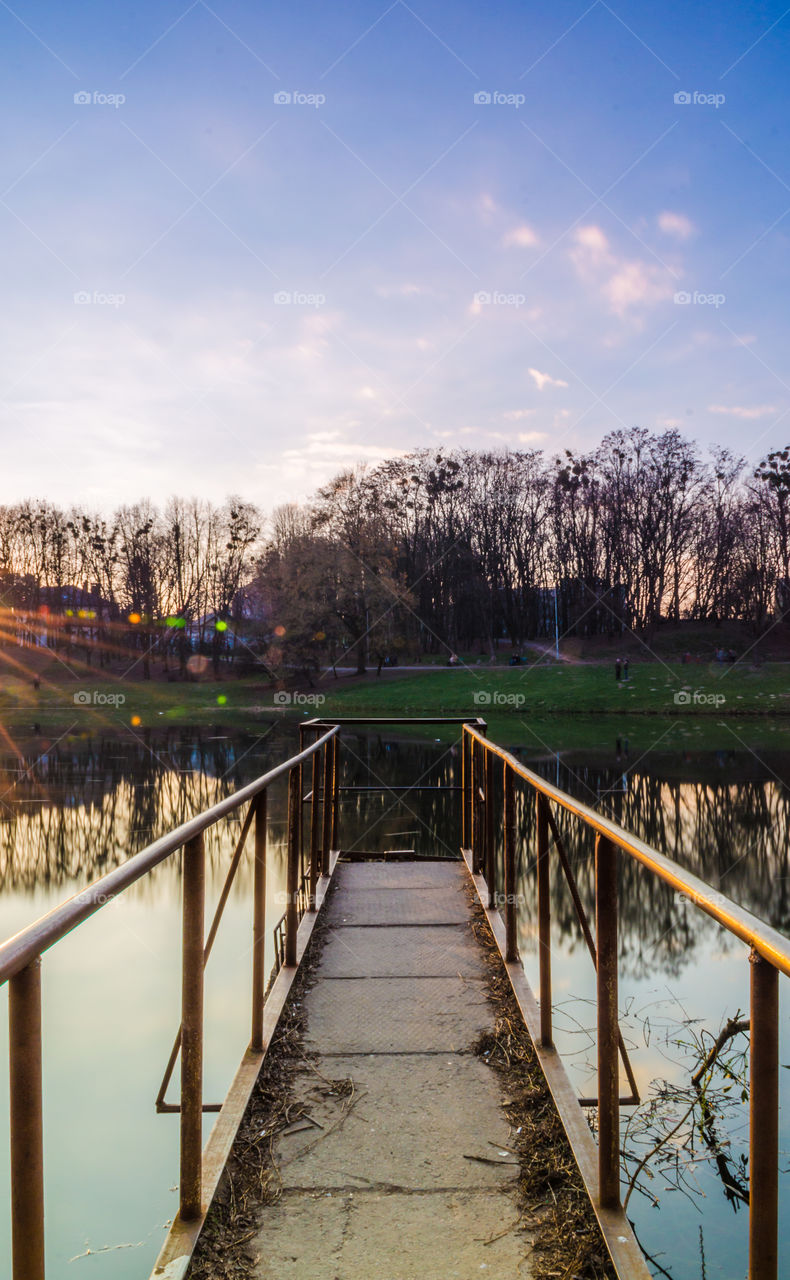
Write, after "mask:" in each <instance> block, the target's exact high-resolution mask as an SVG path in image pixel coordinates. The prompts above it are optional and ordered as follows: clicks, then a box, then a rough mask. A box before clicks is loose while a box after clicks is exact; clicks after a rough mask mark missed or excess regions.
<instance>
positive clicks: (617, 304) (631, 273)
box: [603, 261, 671, 316]
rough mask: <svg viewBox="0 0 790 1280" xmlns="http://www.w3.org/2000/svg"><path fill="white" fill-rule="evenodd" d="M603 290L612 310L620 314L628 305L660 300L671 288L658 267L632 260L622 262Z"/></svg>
mask: <svg viewBox="0 0 790 1280" xmlns="http://www.w3.org/2000/svg"><path fill="white" fill-rule="evenodd" d="M603 291H604V295H605V296H606V297H607V298H608V299H609V303H610V305H611V308H612V311H614V312H615V314H616V315H618V316H621V315H623V314H624V313H625V312H626V311H627V310H628V308H629V307H633V306H638V305H640V304H642V305H647V306H650V305H652V304H653V303H656V302H662V301H663V300H664V298H667V297H668V296H669V295H670V293H671V288H670V286H669V284H668V282H665V281H664V279H663V273H662V272H661V270H660V269H659V268H658V267H652V266H648V265H647V264H646V263H644V262H638V261H634V262H624V263H623V265H622V266H621V267H620V268H619V269H618V270H617V271H615V273H614V275H613V276H611V277H610V279H609V280H607V282H606V284H605V285H604V290H603Z"/></svg>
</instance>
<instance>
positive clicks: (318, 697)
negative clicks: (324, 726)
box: [272, 689, 326, 707]
mask: <svg viewBox="0 0 790 1280" xmlns="http://www.w3.org/2000/svg"><path fill="white" fill-rule="evenodd" d="M272 701H273V702H274V705H275V707H323V705H324V703H325V702H326V694H325V693H289V692H288V690H287V689H278V690H277V692H276V693H275V695H274V698H273V699H272Z"/></svg>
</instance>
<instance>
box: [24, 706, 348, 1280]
mask: <svg viewBox="0 0 790 1280" xmlns="http://www.w3.org/2000/svg"><path fill="white" fill-rule="evenodd" d="M339 732H340V730H339V727H338V726H334V727H332V728H328V729H327V731H326V732H325V733H321V732H320V731H318V732H317V733H316V738H315V741H314V742H312V743H311V744H310V746H309V747H306V748H303V749H301V750H300V751H299V753H298V754H297V755H294V756H292V757H291V758H290V759H289V760H286V761H284V762H283V763H282V764H279V765H277V766H276V767H275V768H274V769H270V770H269V772H268V773H265V774H262V776H261V777H260V778H256V779H255V780H254V781H253V782H250V783H248V785H247V786H245V787H241V788H240V789H239V790H238V791H236V792H234V793H233V794H232V795H229V796H226V797H225V798H224V800H220V801H219V802H218V803H217V804H215V805H212V807H211V808H210V809H206V810H204V812H203V813H200V814H197V815H196V817H194V818H190V819H189V820H188V821H187V822H183V823H182V824H181V825H180V826H178V827H176V828H175V830H173V831H170V832H168V833H167V835H164V836H162V837H161V838H160V839H159V840H155V841H154V842H153V843H152V844H150V845H148V846H147V848H145V849H142V850H141V851H140V852H139V853H137V854H135V855H133V856H132V857H131V858H129V860H128V861H127V862H125V863H124V864H123V865H122V866H120V867H116V868H115V870H113V871H111V872H109V873H108V874H107V875H106V876H102V877H101V878H100V879H99V880H95V881H94V882H93V884H90V885H88V887H87V888H86V889H83V890H81V892H80V893H77V894H75V895H74V896H73V897H71V898H68V899H67V900H66V901H65V902H63V903H61V904H60V905H59V906H57V907H55V908H54V909H53V910H52V911H50V912H48V914H47V915H45V916H42V917H41V918H40V919H39V920H36V921H35V922H34V923H33V924H31V925H28V927H27V928H25V929H23V930H22V931H21V932H20V933H17V934H15V935H14V937H12V938H9V939H8V940H7V941H6V942H5V943H3V945H2V946H0V984H2V983H3V982H7V983H8V991H9V999H8V1008H9V1060H10V1071H9V1095H10V1118H11V1124H10V1139H11V1142H10V1145H11V1253H12V1269H11V1273H12V1275H13V1277H14V1280H44V1131H43V1114H44V1111H43V1083H42V1081H43V1072H42V1038H41V1021H42V1019H41V956H42V954H43V952H45V951H47V950H48V949H49V948H50V947H52V946H53V945H54V944H55V943H56V942H58V941H60V939H62V938H64V937H65V936H66V934H68V933H70V932H71V930H72V929H74V928H76V927H77V925H79V924H81V923H82V922H83V921H84V920H87V919H88V918H89V917H90V916H92V915H93V914H94V913H95V912H97V911H100V910H101V908H102V907H103V906H106V905H107V903H108V902H111V901H112V900H113V899H114V898H115V897H116V896H117V895H118V894H120V893H122V892H123V891H124V890H125V889H128V888H129V887H130V885H132V884H135V883H136V882H137V881H138V880H140V879H141V878H142V877H143V876H145V875H147V874H148V873H149V872H150V871H152V870H153V869H154V868H155V867H157V866H159V865H160V864H161V863H162V862H164V861H165V859H167V858H169V857H171V856H172V855H173V854H174V853H176V852H178V851H182V853H183V864H182V926H181V946H182V973H181V1025H180V1029H179V1033H178V1045H177V1047H176V1049H175V1050H174V1053H177V1051H178V1047H180V1051H181V1102H180V1106H179V1108H178V1110H179V1111H180V1148H181V1151H180V1175H179V1212H178V1215H177V1217H176V1218H175V1220H174V1223H173V1226H172V1227H171V1231H170V1235H169V1236H168V1242H166V1244H165V1251H167V1249H168V1247H169V1243H170V1242H172V1241H173V1240H176V1241H177V1242H178V1243H179V1244H180V1243H181V1240H182V1236H183V1233H184V1232H185V1231H186V1233H187V1234H188V1235H189V1233H190V1232H192V1236H193V1238H194V1239H197V1235H196V1234H195V1233H194V1226H195V1224H196V1223H202V1221H203V1219H204V1217H205V1212H206V1210H207V1207H208V1206H207V1205H206V1203H205V1200H204V1192H205V1191H206V1189H207V1186H206V1182H207V1179H208V1181H209V1183H210V1170H209V1171H208V1173H207V1170H206V1167H205V1166H204V1161H203V1153H202V1122H203V1110H204V1105H203V1037H204V1019H203V993H204V976H205V974H204V970H205V965H206V960H207V959H208V954H209V952H210V951H211V945H212V943H213V941H214V935H215V932H216V928H217V926H218V924H219V920H220V917H221V915H222V911H223V909H224V906H225V902H226V901H227V894H228V892H229V886H230V881H231V880H232V878H233V876H234V875H235V872H236V869H237V867H238V863H239V859H240V857H241V852H242V850H243V847H244V843H245V840H246V837H247V834H248V833H249V831H250V830H251V829H252V827H253V826H254V828H255V851H254V859H253V889H252V908H253V921H252V926H253V941H252V947H251V948H250V953H249V954H251V960H252V1001H251V1005H252V1008H251V1014H252V1017H251V1032H252V1034H251V1037H250V1041H249V1048H248V1050H247V1051H246V1054H245V1060H244V1062H243V1067H244V1069H242V1068H240V1073H241V1077H243V1079H244V1081H245V1082H246V1083H245V1085H244V1089H246V1095H245V1096H244V1098H243V1106H241V1109H240V1110H239V1114H238V1117H237V1123H238V1122H240V1120H241V1114H242V1112H243V1109H244V1106H246V1103H247V1101H248V1099H249V1095H250V1093H251V1091H252V1088H253V1085H254V1081H255V1076H256V1074H257V1070H256V1071H254V1072H253V1071H252V1070H251V1069H250V1068H251V1067H256V1068H257V1067H258V1066H259V1065H260V1062H261V1061H262V1059H263V1053H264V1051H265V1043H266V1042H267V1041H266V1037H267V1034H270V1032H268V1033H267V1031H266V1028H265V1026H264V1022H265V1019H264V1004H265V1001H266V989H265V988H266V983H265V972H264V957H265V950H264V941H265V933H264V926H265V919H264V916H265V903H266V830H267V803H266V798H267V788H268V787H269V786H270V785H271V784H272V783H273V782H276V781H277V779H278V778H281V777H283V776H285V775H287V777H288V812H289V822H288V858H287V874H288V888H289V898H288V906H287V910H286V923H285V957H284V963H285V965H286V966H288V967H289V968H290V970H291V971H292V972H295V971H296V966H297V952H298V947H297V933H298V931H299V922H300V909H299V904H298V903H297V896H298V895H297V890H298V887H299V886H298V876H299V866H298V862H299V849H300V844H299V840H300V833H301V830H302V826H303V820H302V814H301V804H300V803H299V798H300V792H301V777H302V768H303V765H304V764H305V762H306V761H308V760H309V759H311V758H312V759H313V761H314V766H313V775H314V778H315V777H317V776H318V775H319V773H320V767H319V766H320V764H321V759H320V756H321V753H322V752H323V756H324V760H323V763H324V777H325V779H326V780H328V783H329V786H328V789H325V791H324V795H323V799H322V800H321V799H320V798H319V796H318V794H317V792H316V791H315V790H314V792H313V797H312V808H311V817H310V823H311V867H310V894H309V899H308V902H309V909H310V911H311V912H314V911H315V910H316V906H317V896H318V895H317V893H316V888H317V883H318V860H319V854H320V860H321V867H322V869H323V870H324V871H328V869H329V864H330V850H329V848H328V847H327V844H326V841H327V839H328V838H329V837H330V836H334V834H335V831H334V827H333V826H332V824H329V823H328V819H327V815H328V813H330V812H331V813H333V814H336V811H337V787H338V781H339V769H338V760H339V743H338V735H339ZM300 746H302V744H301V743H300ZM247 802H249V806H250V807H249V811H248V813H247V816H246V818H245V820H244V823H243V825H242V831H241V835H240V837H239V841H238V844H237V847H236V851H235V853H234V856H233V859H232V860H231V868H230V871H229V876H228V881H227V882H226V887H225V889H223V892H222V894H221V895H220V903H219V906H218V909H217V913H216V915H215V918H214V923H213V924H212V926H211V929H210V931H209V937H208V939H207V940H206V941H205V942H204V929H205V921H204V913H205V842H204V839H203V833H204V832H205V830H206V829H207V828H208V827H211V826H213V825H214V823H216V822H219V821H220V819H222V818H224V817H225V816H226V815H227V814H229V813H233V812H234V811H235V810H237V809H239V808H240V807H241V806H242V805H244V804H246V803H247ZM319 818H320V819H322V835H323V840H319V836H318V830H319V827H318V824H319ZM302 905H304V904H302ZM275 985H276V984H275ZM174 1061H175V1057H174V1054H171V1064H173V1063H174ZM170 1069H171V1066H169V1067H168V1072H169V1070H170ZM239 1079H240V1076H239V1074H238V1073H237V1077H236V1082H234V1085H233V1086H232V1089H231V1092H233V1090H234V1089H235V1088H236V1085H237V1083H238V1081H239ZM242 1092H244V1090H242ZM237 1093H238V1090H237ZM229 1096H230V1095H229ZM240 1099H241V1094H238V1097H237V1098H236V1102H237V1104H238V1103H239V1100H240ZM166 1109H170V1108H169V1107H168V1108H166ZM213 1189H214V1188H213V1187H212V1188H211V1191H210V1193H209V1194H213ZM198 1230H199V1227H198ZM182 1253H183V1250H182ZM181 1274H182V1273H181V1272H179V1275H181Z"/></svg>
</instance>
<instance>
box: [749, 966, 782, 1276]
mask: <svg viewBox="0 0 790 1280" xmlns="http://www.w3.org/2000/svg"><path fill="white" fill-rule="evenodd" d="M750 960H751V984H750V985H751V1022H750V1029H751V1050H750V1068H749V1075H750V1089H749V1280H776V1277H777V1274H778V1256H777V1221H778V1219H777V1215H778V1189H779V1184H778V1168H779V975H778V973H777V971H776V969H775V968H774V967H773V965H772V964H769V962H768V961H767V960H763V958H762V956H760V955H758V953H757V952H756V951H752V953H751V956H750Z"/></svg>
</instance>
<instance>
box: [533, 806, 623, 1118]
mask: <svg viewBox="0 0 790 1280" xmlns="http://www.w3.org/2000/svg"><path fill="white" fill-rule="evenodd" d="M546 815H547V817H548V821H549V827H550V828H551V834H552V836H553V837H554V843H555V845H556V846H557V853H558V855H559V859H560V865H561V867H562V870H563V872H564V873H565V879H566V880H567V882H568V888H569V889H570V891H571V897H572V899H573V905H574V907H575V908H576V916H577V919H578V921H579V924H580V925H581V928H582V933H583V934H584V940H585V942H586V943H587V950H588V951H589V953H590V956H591V957H592V962H593V967H594V968H595V969H596V970H597V968H598V951H597V949H596V946H595V940H594V938H593V936H592V930H591V929H590V924H589V921H588V919H587V912H586V911H585V910H584V905H583V903H582V899H581V894H580V893H579V886H578V884H577V883H576V877H575V875H574V874H573V868H572V867H571V864H570V859H569V858H568V855H567V853H566V852H565V845H564V844H563V842H562V838H561V836H560V833H559V829H558V827H557V823H556V821H555V818H554V814H553V813H552V812H551V807H550V805H549V804H548V801H547V802H546ZM617 1044H618V1047H619V1049H620V1058H621V1060H622V1063H623V1067H624V1068H625V1074H626V1076H627V1078H628V1087H629V1089H630V1090H631V1092H630V1094H629V1096H628V1097H627V1098H621V1099H620V1106H621V1107H638V1106H639V1103H640V1101H641V1098H640V1096H639V1089H638V1087H637V1083H636V1076H635V1075H634V1069H633V1067H632V1066H631V1059H630V1058H629V1056H628V1050H627V1049H626V1047H625V1041H624V1040H623V1033H622V1031H621V1030H620V1028H619V1026H618V1029H617ZM579 1106H581V1107H597V1106H598V1099H597V1098H579Z"/></svg>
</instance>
